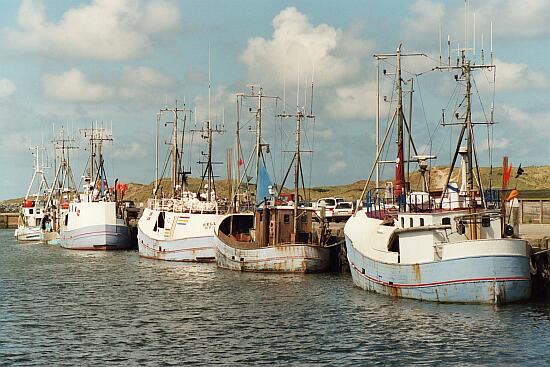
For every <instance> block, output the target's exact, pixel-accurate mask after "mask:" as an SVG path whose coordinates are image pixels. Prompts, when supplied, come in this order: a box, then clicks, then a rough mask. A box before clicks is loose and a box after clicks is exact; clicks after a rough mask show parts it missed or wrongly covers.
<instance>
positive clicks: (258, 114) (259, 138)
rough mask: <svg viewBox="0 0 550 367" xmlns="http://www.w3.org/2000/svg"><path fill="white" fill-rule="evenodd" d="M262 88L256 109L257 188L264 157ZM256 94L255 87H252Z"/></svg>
mask: <svg viewBox="0 0 550 367" xmlns="http://www.w3.org/2000/svg"><path fill="white" fill-rule="evenodd" d="M262 92H263V90H262V88H261V87H260V91H259V92H258V109H257V110H256V189H257V188H258V179H259V174H260V159H262ZM252 94H254V87H252Z"/></svg>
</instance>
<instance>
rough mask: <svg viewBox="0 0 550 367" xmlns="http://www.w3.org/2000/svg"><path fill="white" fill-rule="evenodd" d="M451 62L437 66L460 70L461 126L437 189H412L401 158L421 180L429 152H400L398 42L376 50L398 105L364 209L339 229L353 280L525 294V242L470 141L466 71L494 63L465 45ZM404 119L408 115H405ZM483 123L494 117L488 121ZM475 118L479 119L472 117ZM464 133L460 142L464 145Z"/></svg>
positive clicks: (391, 290)
mask: <svg viewBox="0 0 550 367" xmlns="http://www.w3.org/2000/svg"><path fill="white" fill-rule="evenodd" d="M460 55H461V57H460V60H459V61H457V65H456V66H454V65H451V63H450V58H449V64H448V65H439V66H437V67H436V68H435V70H442V71H444V70H452V71H455V72H458V75H456V77H455V79H456V80H457V82H459V83H461V85H463V86H465V93H464V95H463V96H462V97H463V99H462V100H463V103H462V104H457V106H458V107H456V110H455V111H453V116H454V118H455V120H456V121H455V122H454V124H455V125H457V126H461V132H460V134H459V137H458V142H457V145H456V149H455V151H454V156H453V159H452V163H451V169H450V172H449V174H448V176H447V180H446V183H445V185H444V186H443V193H442V194H441V196H437V195H435V194H434V193H432V192H430V190H429V189H428V188H427V187H426V186H425V187H424V188H423V189H422V190H420V191H412V190H410V188H409V183H408V182H407V181H406V178H405V171H404V162H409V161H414V160H416V161H417V162H418V163H419V168H420V172H421V173H423V174H422V176H423V178H424V182H426V180H425V173H426V170H427V167H428V165H427V160H429V159H433V158H435V157H432V156H420V155H418V153H417V152H416V149H415V148H414V145H413V148H414V154H416V156H415V157H407V158H406V159H404V157H405V155H404V130H407V131H408V135H409V138H410V136H411V135H410V124H409V123H407V119H406V118H405V115H404V112H403V98H402V91H403V90H402V83H403V81H402V76H401V58H402V56H407V55H405V54H402V52H401V46H400V47H399V48H398V49H397V52H396V53H394V54H384V55H376V56H377V57H380V58H390V57H394V58H395V59H396V65H397V66H396V73H395V74H394V75H395V90H396V95H397V108H396V112H395V114H394V115H393V116H394V117H393V119H392V120H391V125H390V126H389V127H388V129H387V133H386V136H385V137H384V140H383V142H382V146H380V147H377V152H376V159H375V163H374V165H373V168H372V170H371V171H370V175H369V178H368V180H367V183H366V185H365V188H364V190H363V193H362V195H361V204H362V206H363V207H362V208H361V209H360V210H358V211H357V212H356V213H355V214H354V215H353V216H352V217H351V218H350V219H349V220H348V222H347V223H346V225H345V228H344V234H345V240H346V249H347V256H348V261H349V264H350V267H351V273H352V278H353V282H354V283H355V284H356V285H357V286H358V287H361V288H363V289H365V290H368V291H374V292H376V293H381V294H386V295H390V296H394V297H402V298H412V299H417V300H425V301H436V302H459V303H489V304H501V303H510V302H516V301H521V300H525V299H527V298H529V296H530V291H531V281H530V273H529V251H530V248H529V245H528V243H527V241H525V240H521V239H516V238H512V233H510V227H509V226H508V225H506V223H505V216H504V215H503V212H502V210H501V209H500V208H499V204H502V202H501V201H500V200H497V201H496V202H490V200H489V199H488V197H487V196H486V195H485V194H484V190H483V185H482V182H481V179H480V174H479V166H478V163H477V162H478V159H477V155H476V150H475V144H474V141H475V139H474V123H473V121H472V108H471V106H472V103H471V102H472V101H471V93H472V78H473V76H472V73H473V72H474V71H476V70H480V69H485V70H492V71H494V65H492V62H491V63H490V64H484V63H481V64H473V63H471V62H470V61H469V60H468V58H467V57H466V55H467V50H461V51H460ZM395 121H397V156H396V160H395V180H394V181H393V185H390V186H393V188H392V193H391V195H389V197H388V196H385V197H381V195H378V193H377V192H378V189H377V188H374V189H372V188H369V184H370V182H371V178H372V174H373V172H374V170H375V167H376V166H377V165H378V164H379V163H380V160H381V159H380V156H381V152H382V151H383V150H384V149H383V147H384V145H385V142H386V140H387V136H388V132H389V131H390V130H393V126H394V125H395ZM409 122H410V120H409ZM485 123H489V124H492V123H493V122H492V120H490V121H486V122H485ZM475 124H476V125H477V124H481V123H478V122H476V123H475ZM464 137H466V146H462V144H463V140H464ZM459 155H460V156H461V157H462V165H461V166H462V183H461V186H460V188H459V187H458V185H457V184H453V183H450V178H451V175H452V173H453V170H454V167H455V163H456V161H457V159H458V156H459Z"/></svg>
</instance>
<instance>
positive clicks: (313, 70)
mask: <svg viewBox="0 0 550 367" xmlns="http://www.w3.org/2000/svg"><path fill="white" fill-rule="evenodd" d="M314 76H315V64H312V65H311V101H310V102H311V105H310V108H309V114H310V115H313V77H314Z"/></svg>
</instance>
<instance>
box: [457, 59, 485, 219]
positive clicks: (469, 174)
mask: <svg viewBox="0 0 550 367" xmlns="http://www.w3.org/2000/svg"><path fill="white" fill-rule="evenodd" d="M462 57H463V58H464V55H463V56H462ZM462 65H463V67H462V71H463V73H464V78H465V79H466V121H465V122H466V131H467V134H466V136H467V137H466V139H467V143H468V145H467V146H468V148H467V153H466V157H467V160H468V161H467V162H466V167H467V170H466V179H467V181H466V182H467V189H468V208H470V210H473V211H475V198H474V172H473V151H474V144H473V139H474V129H473V126H472V108H471V88H472V84H471V78H470V61H464V62H463V64H462ZM482 194H483V193H482Z"/></svg>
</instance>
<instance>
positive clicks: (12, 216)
mask: <svg viewBox="0 0 550 367" xmlns="http://www.w3.org/2000/svg"><path fill="white" fill-rule="evenodd" d="M18 216H19V214H18V213H0V229H6V228H17V218H18Z"/></svg>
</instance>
